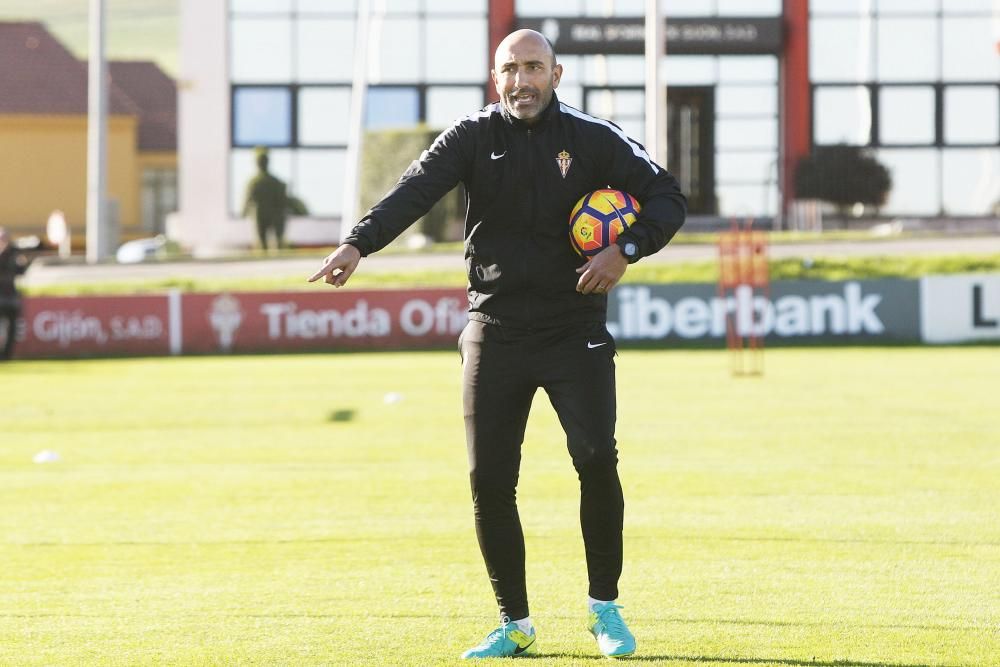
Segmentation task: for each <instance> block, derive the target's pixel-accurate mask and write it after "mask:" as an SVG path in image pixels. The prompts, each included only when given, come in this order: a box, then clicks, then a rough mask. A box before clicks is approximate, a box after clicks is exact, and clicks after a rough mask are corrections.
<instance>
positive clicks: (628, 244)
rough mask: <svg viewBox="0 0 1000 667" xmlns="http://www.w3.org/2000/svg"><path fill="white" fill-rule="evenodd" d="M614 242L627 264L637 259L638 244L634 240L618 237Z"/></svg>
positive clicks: (633, 262)
mask: <svg viewBox="0 0 1000 667" xmlns="http://www.w3.org/2000/svg"><path fill="white" fill-rule="evenodd" d="M616 243H617V244H618V249H619V250H621V252H622V256H624V257H625V259H627V260H628V263H629V264H635V263H636V262H638V261H639V246H637V245H636V244H635V241H630V240H628V239H623V238H619V239H618V240H617V241H616Z"/></svg>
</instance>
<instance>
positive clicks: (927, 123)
mask: <svg viewBox="0 0 1000 667" xmlns="http://www.w3.org/2000/svg"><path fill="white" fill-rule="evenodd" d="M878 109H879V110H878V114H879V120H878V124H879V140H880V141H881V143H883V144H932V143H934V139H935V137H934V89H933V88H932V87H930V86H885V87H883V88H882V89H881V90H880V91H879V107H878Z"/></svg>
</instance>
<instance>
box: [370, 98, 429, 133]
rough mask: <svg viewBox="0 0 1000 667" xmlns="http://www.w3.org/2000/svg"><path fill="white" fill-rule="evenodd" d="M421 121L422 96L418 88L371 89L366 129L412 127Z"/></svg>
mask: <svg viewBox="0 0 1000 667" xmlns="http://www.w3.org/2000/svg"><path fill="white" fill-rule="evenodd" d="M419 120H420V95H419V94H418V92H417V89H416V88H406V87H400V88H369V89H368V100H367V102H366V103H365V127H366V128H368V129H369V130H384V129H390V128H397V127H412V126H413V125H416V124H417V121H419Z"/></svg>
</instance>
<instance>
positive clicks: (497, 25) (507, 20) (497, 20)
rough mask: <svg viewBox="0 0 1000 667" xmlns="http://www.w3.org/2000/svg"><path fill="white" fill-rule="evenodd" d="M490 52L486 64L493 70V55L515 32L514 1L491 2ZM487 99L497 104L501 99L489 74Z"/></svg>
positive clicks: (487, 78) (499, 0) (495, 0)
mask: <svg viewBox="0 0 1000 667" xmlns="http://www.w3.org/2000/svg"><path fill="white" fill-rule="evenodd" d="M489 11H490V15H489V23H490V46H489V48H490V50H489V53H487V54H486V62H488V63H489V64H490V69H493V54H495V53H496V51H497V47H498V46H500V42H501V41H503V38H504V37H506V36H507V35H509V34H510V33H511V32H512V31H513V30H514V0H490V10H489ZM486 99H487V100H488V101H489V102H496V101H498V100H499V99H500V96H499V95H497V90H496V86H494V85H493V79H492V78H490V77H489V75H488V74H487V77H486Z"/></svg>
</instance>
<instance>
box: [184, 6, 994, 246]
mask: <svg viewBox="0 0 1000 667" xmlns="http://www.w3.org/2000/svg"><path fill="white" fill-rule="evenodd" d="M997 4H998V3H996V2H994V0H683V1H682V0H662V2H661V7H662V8H663V10H664V13H665V14H666V16H667V30H666V36H667V38H666V42H667V43H666V45H665V55H663V56H662V67H661V71H662V79H663V80H662V83H663V85H664V86H665V87H666V88H667V99H668V123H667V133H668V166H669V168H670V170H671V171H672V172H674V173H675V174H676V175H677V176H678V178H679V180H680V181H681V183H682V184H683V187H684V189H685V191H686V192H688V193H689V194H690V198H691V206H692V214H693V215H694V216H705V217H706V218H708V219H712V218H720V217H721V218H728V217H731V216H753V217H757V218H761V217H764V218H779V219H780V216H781V214H782V213H783V211H784V210H785V209H786V207H787V206H788V205H789V203H790V202H791V201H792V200H793V199H794V197H795V193H794V183H793V178H792V175H793V173H794V167H795V164H796V163H797V161H798V160H799V159H801V158H802V157H804V156H805V155H808V154H809V152H810V151H811V150H812V148H813V147H815V146H822V145H828V144H837V143H847V144H852V145H858V146H863V147H866V148H868V149H870V150H871V151H872V152H873V154H874V155H875V156H876V157H877V158H878V159H879V160H880V161H882V162H883V163H884V164H886V165H887V166H888V167H889V169H890V171H891V173H892V178H893V184H894V185H893V189H892V192H891V194H890V197H889V200H888V202H887V203H886V205H885V207H884V208H883V209H882V211H881V213H882V214H883V215H885V216H893V217H897V216H907V217H910V216H919V217H941V216H945V217H987V216H995V215H996V214H997V205H998V201H1000V83H998V81H1000V57H998V56H1000V52H998V50H997V43H998V38H1000V8H998V7H997ZM355 5H356V3H355V2H350V1H348V0H228V1H227V2H223V3H202V2H198V1H197V0H182V2H181V8H182V12H181V72H182V74H181V86H180V103H181V106H180V119H181V120H180V126H181V132H180V134H181V144H180V160H181V178H182V182H181V207H180V212H179V213H178V215H177V216H176V218H175V220H174V231H175V232H176V235H177V236H178V238H179V240H181V241H182V242H183V243H186V244H188V245H192V246H195V247H202V248H224V247H236V246H246V245H250V244H251V239H252V235H251V228H250V225H249V223H248V222H246V221H242V220H240V219H239V217H238V212H239V210H240V208H241V205H242V197H243V189H244V187H245V184H246V182H247V181H248V180H249V178H250V177H251V175H252V173H253V149H254V147H256V146H260V145H263V146H268V147H270V151H271V155H272V168H273V171H274V172H275V173H276V174H277V175H278V176H279V177H281V178H283V179H285V180H287V181H288V182H289V185H290V188H291V190H292V191H293V192H294V193H295V194H296V195H297V196H298V197H300V198H301V199H302V200H303V201H305V203H306V204H307V206H308V207H309V210H310V215H309V216H308V217H303V218H297V219H294V220H292V222H291V223H290V225H289V231H288V235H289V241H290V242H292V243H299V244H328V243H331V242H333V241H335V240H336V239H337V238H338V237H339V223H340V213H341V209H342V200H343V192H342V189H343V182H344V170H345V168H346V167H345V164H346V152H347V151H346V149H347V120H348V110H349V102H350V94H351V92H350V91H351V79H352V72H353V54H354V50H355V49H354V32H355V25H356V20H357V17H356V10H355ZM371 5H372V8H373V10H374V18H373V19H372V24H371V34H372V43H371V45H370V48H369V56H368V79H369V85H370V89H369V92H368V98H367V117H366V119H365V124H366V127H367V128H368V129H370V130H377V129H382V128H400V127H402V128H405V127H413V126H416V125H420V124H423V125H426V126H429V127H431V128H434V129H443V128H445V127H447V126H448V125H449V124H450V123H451V122H452V120H453V119H455V118H457V117H460V116H462V115H464V114H466V113H469V112H470V111H471V110H474V109H476V108H479V107H481V106H482V105H483V104H485V103H486V102H488V101H490V100H491V99H493V98H494V97H493V91H492V85H491V83H490V81H489V74H488V72H489V68H490V66H491V64H492V63H491V61H492V52H493V49H494V47H495V46H496V44H497V42H498V41H499V39H501V38H502V37H503V36H504V35H505V34H507V33H508V32H509V31H510V30H512V29H514V28H517V27H532V28H535V29H538V30H540V31H541V32H543V34H546V36H547V37H548V38H549V39H550V41H552V42H553V43H554V45H555V47H556V50H557V53H558V54H559V59H560V61H561V63H562V64H563V66H564V69H565V73H564V76H563V80H562V83H561V85H560V87H559V89H558V94H559V96H560V98H561V99H562V100H563V101H564V102H566V103H568V104H571V105H573V106H576V107H578V108H580V109H582V110H584V111H586V112H588V113H592V114H595V115H598V116H602V117H606V118H609V119H611V120H613V121H615V122H616V123H618V124H619V125H621V126H622V128H623V129H624V130H625V131H626V132H627V133H628V134H630V135H631V136H633V137H634V138H635V139H637V140H639V141H640V142H645V140H646V137H645V136H644V122H643V114H644V97H645V92H644V71H645V70H644V66H643V55H642V36H641V33H642V24H643V20H642V14H643V11H644V7H645V2H644V0H371Z"/></svg>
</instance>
